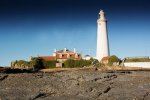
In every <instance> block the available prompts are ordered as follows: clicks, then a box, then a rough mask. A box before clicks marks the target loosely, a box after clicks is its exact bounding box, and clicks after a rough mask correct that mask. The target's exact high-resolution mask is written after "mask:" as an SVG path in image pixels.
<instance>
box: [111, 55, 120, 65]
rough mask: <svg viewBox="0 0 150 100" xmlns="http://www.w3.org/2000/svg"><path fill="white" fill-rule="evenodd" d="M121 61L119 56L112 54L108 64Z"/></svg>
mask: <svg viewBox="0 0 150 100" xmlns="http://www.w3.org/2000/svg"><path fill="white" fill-rule="evenodd" d="M119 61H120V59H119V58H118V57H117V56H115V55H112V56H110V58H109V62H108V65H109V66H112V65H113V63H115V62H119Z"/></svg>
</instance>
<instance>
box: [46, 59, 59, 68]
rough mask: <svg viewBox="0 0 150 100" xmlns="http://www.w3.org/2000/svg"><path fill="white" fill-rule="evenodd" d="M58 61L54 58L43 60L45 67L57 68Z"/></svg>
mask: <svg viewBox="0 0 150 100" xmlns="http://www.w3.org/2000/svg"><path fill="white" fill-rule="evenodd" d="M56 63H57V61H56V60H53V61H45V60H43V66H44V68H55V67H56Z"/></svg>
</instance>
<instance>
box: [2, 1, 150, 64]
mask: <svg viewBox="0 0 150 100" xmlns="http://www.w3.org/2000/svg"><path fill="white" fill-rule="evenodd" d="M149 4H150V1H149V0H1V1H0V66H10V62H11V61H14V60H20V59H22V60H30V57H31V56H50V55H52V53H53V51H54V49H56V50H60V49H63V48H68V49H70V50H73V49H74V48H76V50H77V52H80V53H82V54H83V55H86V54H89V55H91V56H93V57H95V55H96V36H97V19H98V13H99V11H100V9H103V10H104V12H105V13H106V18H107V29H108V37H109V46H110V47H109V48H110V54H111V55H117V56H118V57H119V58H124V57H133V56H150V45H149V43H150V6H149Z"/></svg>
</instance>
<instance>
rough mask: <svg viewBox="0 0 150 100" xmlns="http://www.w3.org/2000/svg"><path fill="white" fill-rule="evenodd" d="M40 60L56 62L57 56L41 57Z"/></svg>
mask: <svg viewBox="0 0 150 100" xmlns="http://www.w3.org/2000/svg"><path fill="white" fill-rule="evenodd" d="M39 58H41V59H44V60H47V61H48V60H56V57H55V56H40V57H39Z"/></svg>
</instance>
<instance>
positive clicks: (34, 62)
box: [30, 58, 44, 69]
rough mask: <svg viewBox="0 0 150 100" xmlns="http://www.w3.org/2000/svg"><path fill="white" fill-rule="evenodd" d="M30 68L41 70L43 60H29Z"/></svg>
mask: <svg viewBox="0 0 150 100" xmlns="http://www.w3.org/2000/svg"><path fill="white" fill-rule="evenodd" d="M30 66H31V67H33V68H35V69H42V68H44V65H43V60H42V59H40V58H31V61H30Z"/></svg>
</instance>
